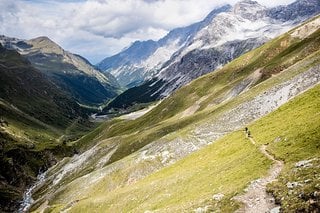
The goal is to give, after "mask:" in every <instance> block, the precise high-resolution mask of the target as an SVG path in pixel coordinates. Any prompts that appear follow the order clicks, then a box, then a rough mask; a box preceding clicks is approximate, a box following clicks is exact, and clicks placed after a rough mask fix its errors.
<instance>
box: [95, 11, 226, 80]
mask: <svg viewBox="0 0 320 213" xmlns="http://www.w3.org/2000/svg"><path fill="white" fill-rule="evenodd" d="M229 9H230V6H229V5H226V6H223V7H220V8H218V9H215V10H213V11H212V12H211V13H210V14H209V15H208V16H207V17H206V18H205V19H204V20H203V21H201V22H199V23H195V24H193V25H190V26H187V27H182V28H177V29H174V30H172V31H170V32H169V33H168V35H166V36H165V37H163V38H162V39H160V40H159V41H153V40H148V41H136V42H134V43H133V44H132V45H131V46H130V47H129V48H127V49H125V50H124V51H122V52H120V53H118V54H117V55H114V56H111V57H108V58H106V59H104V60H102V61H101V62H100V63H98V64H97V67H98V68H99V69H101V70H103V71H104V72H110V73H111V74H113V75H114V76H115V77H116V78H117V80H118V81H119V83H120V84H121V85H122V86H127V85H128V84H132V83H133V84H132V85H136V84H138V83H141V82H142V81H144V80H145V79H147V78H149V77H151V76H153V74H156V72H157V70H158V69H160V68H161V67H162V66H163V64H164V63H165V62H166V61H168V60H169V59H170V57H171V56H172V55H173V54H174V53H175V52H177V51H178V50H179V49H181V48H182V47H183V46H185V44H186V42H187V41H189V40H190V39H191V38H192V37H193V36H194V35H195V34H196V32H197V31H198V30H199V29H201V28H204V27H205V26H206V25H207V24H208V23H209V22H210V21H211V20H212V19H213V18H214V17H215V16H216V15H217V14H219V13H222V12H225V11H228V10H229Z"/></svg>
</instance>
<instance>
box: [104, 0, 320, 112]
mask: <svg viewBox="0 0 320 213" xmlns="http://www.w3.org/2000/svg"><path fill="white" fill-rule="evenodd" d="M297 8H302V9H297ZM319 11H320V2H319V1H314V0H299V1H296V2H294V3H292V4H289V5H286V6H280V7H275V8H266V7H264V6H261V5H259V4H258V3H257V2H255V1H250V0H245V1H241V2H239V3H237V4H235V5H234V6H233V7H230V6H224V7H222V8H219V9H217V10H214V11H213V12H212V13H210V14H209V15H208V16H207V17H206V19H204V21H202V22H199V23H196V24H194V25H191V26H189V27H186V28H181V29H178V30H173V31H171V32H170V33H169V34H168V35H167V36H165V37H164V38H163V39H160V40H159V41H157V43H161V42H163V41H164V40H165V41H166V45H165V46H162V48H158V49H156V50H155V51H154V53H153V54H151V55H150V53H148V55H150V56H149V57H147V58H146V59H140V60H139V61H130V60H129V59H128V58H130V57H129V54H127V56H126V58H127V60H126V63H125V65H123V64H118V65H116V66H114V67H111V66H110V67H108V68H107V69H105V66H103V65H104V64H105V63H104V62H108V61H109V59H110V58H107V59H105V60H104V61H102V62H101V63H100V64H98V66H99V67H100V68H101V69H102V70H106V71H107V72H111V73H113V74H114V75H115V76H116V78H118V79H122V77H123V80H124V79H127V80H128V81H126V82H123V81H122V84H123V85H124V84H130V83H131V82H132V81H135V82H141V81H145V83H144V85H141V86H139V85H138V86H137V87H133V88H132V89H131V90H128V91H126V92H124V93H123V94H122V95H123V96H130V97H131V99H132V102H131V103H127V104H126V105H133V104H134V103H139V102H141V101H142V102H145V101H146V100H147V101H149V100H156V99H161V98H163V97H166V96H168V95H169V94H171V93H172V92H173V91H175V90H176V89H177V88H180V87H181V86H183V85H185V84H187V83H189V82H190V81H191V80H193V79H195V78H198V77H200V76H202V75H204V74H206V73H208V72H211V71H213V70H215V69H216V68H219V67H221V66H222V65H224V64H227V63H228V62H230V61H231V60H232V59H234V58H237V57H238V56H240V55H241V54H243V53H245V52H248V51H249V50H252V49H254V48H256V47H258V46H260V45H261V44H263V43H264V42H266V41H268V40H270V39H271V38H274V37H275V36H276V35H279V34H281V33H283V32H285V31H287V30H289V29H290V28H292V27H293V26H296V25H297V24H298V23H301V22H302V21H303V20H305V19H307V18H308V17H311V16H313V15H315V14H317V13H319ZM191 29H192V30H191ZM184 33H186V34H184ZM174 34H175V36H171V35H174ZM169 38H172V39H169ZM173 38H177V39H176V40H175V39H173ZM149 42H150V41H149ZM140 43H141V42H140ZM153 44H154V43H153ZM141 46H143V45H141ZM171 47H174V48H171ZM130 48H131V47H129V48H128V49H127V50H130ZM127 50H125V51H124V52H121V53H119V54H118V55H116V56H113V58H118V56H119V55H121V54H123V53H125V52H126V51H127ZM167 50H170V51H169V52H170V53H168V51H167ZM171 50H172V51H171ZM141 52H143V49H141ZM163 52H166V53H168V54H167V55H166V54H163ZM126 53H128V52H126ZM164 55H166V57H163V56H164ZM155 58H157V59H159V60H158V61H157V60H156V61H157V63H154V65H151V63H149V62H151V61H154V59H155ZM137 72H139V73H143V75H140V76H142V77H141V78H139V79H137V78H130V77H129V75H130V74H132V73H137ZM135 76H137V75H135ZM154 81H158V82H157V83H155V84H154V85H157V90H156V91H155V89H154V88H153V87H152V86H148V87H147V85H152V82H154ZM160 84H162V85H161V86H159V85H160ZM133 85H134V84H133ZM141 87H142V88H147V91H144V93H148V94H149V97H144V98H141V97H139V96H138V97H136V98H135V97H134V94H135V93H137V92H135V90H140V89H141ZM122 95H120V96H119V97H118V98H116V99H115V102H120V101H119V99H123V98H122V97H121V96H122ZM115 105H117V104H114V103H111V104H110V107H108V108H107V109H106V110H108V109H110V108H112V106H115Z"/></svg>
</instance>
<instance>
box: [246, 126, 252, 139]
mask: <svg viewBox="0 0 320 213" xmlns="http://www.w3.org/2000/svg"><path fill="white" fill-rule="evenodd" d="M244 131H245V133H246V137H247V138H250V137H251V133H250V131H249V129H248V127H245V128H244Z"/></svg>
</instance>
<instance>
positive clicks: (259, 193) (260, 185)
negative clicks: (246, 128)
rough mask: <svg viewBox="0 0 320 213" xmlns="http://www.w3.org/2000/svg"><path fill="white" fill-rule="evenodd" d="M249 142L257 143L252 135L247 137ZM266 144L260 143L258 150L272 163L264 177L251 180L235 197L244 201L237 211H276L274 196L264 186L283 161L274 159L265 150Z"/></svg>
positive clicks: (269, 181) (278, 171) (280, 167)
mask: <svg viewBox="0 0 320 213" xmlns="http://www.w3.org/2000/svg"><path fill="white" fill-rule="evenodd" d="M249 140H250V142H251V143H252V144H253V145H255V146H257V143H256V142H255V140H254V139H253V138H252V137H249ZM266 148H267V146H266V145H262V146H260V147H259V150H260V152H261V153H262V154H263V155H264V156H266V157H267V158H268V159H270V160H272V161H273V162H274V164H273V165H272V167H271V168H270V169H269V171H268V175H267V176H266V177H264V178H260V179H257V180H255V181H253V182H252V183H251V184H250V185H249V187H248V188H247V189H246V193H245V194H243V195H239V196H236V197H235V200H237V201H240V202H242V203H244V207H243V208H241V209H239V210H237V211H236V212H238V213H242V212H245V213H260V212H261V213H265V212H270V211H271V210H273V211H272V212H278V210H279V206H276V205H275V203H274V198H273V197H272V196H271V195H270V194H268V193H267V191H266V188H267V187H266V186H267V184H268V183H271V182H273V181H275V180H276V179H277V177H278V176H279V174H280V172H281V170H282V168H283V165H284V164H283V162H282V161H280V160H277V159H275V158H274V157H273V156H272V155H271V154H270V153H268V151H267V150H266Z"/></svg>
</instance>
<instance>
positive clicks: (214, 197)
mask: <svg viewBox="0 0 320 213" xmlns="http://www.w3.org/2000/svg"><path fill="white" fill-rule="evenodd" d="M223 197H224V194H222V193H218V194H214V195H213V196H212V199H214V200H217V201H220V200H222V198H223Z"/></svg>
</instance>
